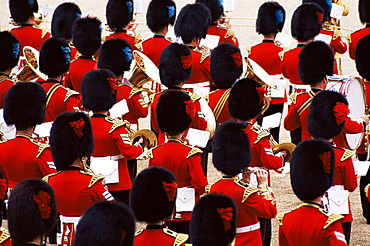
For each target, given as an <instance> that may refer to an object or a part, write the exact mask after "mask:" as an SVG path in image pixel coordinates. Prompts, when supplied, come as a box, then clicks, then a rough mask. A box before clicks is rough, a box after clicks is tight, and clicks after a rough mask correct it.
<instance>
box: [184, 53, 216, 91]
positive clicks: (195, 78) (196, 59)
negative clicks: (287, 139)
mask: <svg viewBox="0 0 370 246" xmlns="http://www.w3.org/2000/svg"><path fill="white" fill-rule="evenodd" d="M189 48H191V49H190V50H191V56H192V73H191V77H190V78H189V79H188V80H187V81H186V84H194V83H202V82H210V81H212V77H211V57H210V54H209V53H205V52H204V53H202V52H199V51H195V50H194V48H193V47H190V46H189Z"/></svg>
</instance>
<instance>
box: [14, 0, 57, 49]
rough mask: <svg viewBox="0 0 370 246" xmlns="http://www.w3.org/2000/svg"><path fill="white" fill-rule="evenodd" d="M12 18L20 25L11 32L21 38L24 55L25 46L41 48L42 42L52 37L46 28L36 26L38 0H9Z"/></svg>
mask: <svg viewBox="0 0 370 246" xmlns="http://www.w3.org/2000/svg"><path fill="white" fill-rule="evenodd" d="M9 9H10V14H11V18H13V20H14V22H15V23H16V24H18V25H20V27H17V28H13V29H12V30H11V31H10V32H11V33H12V34H13V35H14V36H15V37H16V38H17V39H18V40H19V43H20V44H21V47H20V51H21V55H23V47H24V46H31V47H33V48H35V49H36V50H40V47H41V45H42V43H43V42H44V41H45V40H47V39H48V38H50V36H51V35H50V33H49V32H48V31H47V30H46V29H42V28H39V27H36V26H35V25H36V22H35V18H34V16H33V14H34V13H37V12H38V10H39V4H38V3H37V0H30V1H28V0H9Z"/></svg>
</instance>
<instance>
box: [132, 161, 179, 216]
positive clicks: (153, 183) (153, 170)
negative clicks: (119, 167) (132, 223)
mask: <svg viewBox="0 0 370 246" xmlns="http://www.w3.org/2000/svg"><path fill="white" fill-rule="evenodd" d="M176 188H177V183H176V178H175V176H174V175H173V174H172V173H171V172H170V171H168V170H167V169H165V168H162V167H158V166H152V167H150V168H147V169H144V170H143V171H142V172H141V173H139V174H138V175H137V176H136V178H135V180H134V182H133V184H132V188H131V194H130V208H131V209H132V211H133V212H134V214H135V217H136V219H137V220H138V221H144V222H147V223H157V222H160V221H162V220H164V219H165V218H167V217H169V216H170V215H171V214H172V211H173V209H174V206H175V201H176ZM166 190H167V191H166Z"/></svg>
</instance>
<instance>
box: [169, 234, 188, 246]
mask: <svg viewBox="0 0 370 246" xmlns="http://www.w3.org/2000/svg"><path fill="white" fill-rule="evenodd" d="M188 238H189V235H187V234H183V233H178V234H177V236H176V239H175V242H174V243H173V246H179V245H181V244H183V243H185V242H186V240H188Z"/></svg>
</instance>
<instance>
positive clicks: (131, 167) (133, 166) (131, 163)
mask: <svg viewBox="0 0 370 246" xmlns="http://www.w3.org/2000/svg"><path fill="white" fill-rule="evenodd" d="M127 168H128V173H129V174H130V178H131V182H133V181H134V179H135V177H136V173H137V160H136V159H132V160H128V161H127Z"/></svg>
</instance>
